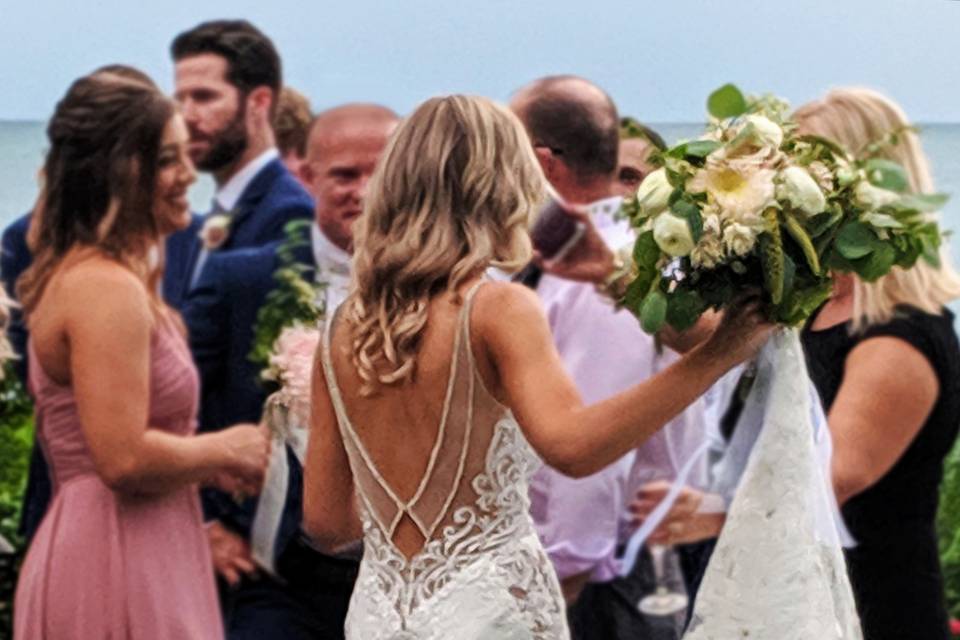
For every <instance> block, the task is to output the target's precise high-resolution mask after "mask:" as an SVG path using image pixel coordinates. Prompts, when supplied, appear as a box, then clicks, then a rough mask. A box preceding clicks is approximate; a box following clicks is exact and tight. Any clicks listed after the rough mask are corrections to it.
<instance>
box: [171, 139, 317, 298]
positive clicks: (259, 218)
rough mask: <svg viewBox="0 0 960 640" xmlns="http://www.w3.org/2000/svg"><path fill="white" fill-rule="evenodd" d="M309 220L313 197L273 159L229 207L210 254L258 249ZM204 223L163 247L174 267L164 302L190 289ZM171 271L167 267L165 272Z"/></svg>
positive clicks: (182, 296) (311, 215) (184, 295)
mask: <svg viewBox="0 0 960 640" xmlns="http://www.w3.org/2000/svg"><path fill="white" fill-rule="evenodd" d="M312 218H313V198H311V197H310V194H308V193H307V192H306V190H305V189H304V188H303V186H302V185H301V184H300V183H299V182H297V179H296V178H294V177H293V175H292V174H291V173H290V171H289V170H288V169H287V168H286V167H285V166H284V164H283V162H281V161H280V159H279V158H275V159H273V160H271V161H270V162H268V163H267V164H266V166H264V167H263V169H261V170H260V171H259V172H258V173H257V175H255V176H254V177H253V180H251V181H250V184H248V185H247V187H246V189H244V190H243V194H241V196H240V199H239V200H238V201H237V204H236V206H235V207H234V208H233V217H232V220H231V222H230V229H229V233H228V234H227V239H226V240H225V241H224V243H223V245H221V246H220V247H219V248H218V249H217V250H216V251H215V252H213V253H220V252H223V251H232V250H235V249H248V248H251V247H262V246H264V245H266V244H269V243H271V242H275V241H278V240H283V238H284V227H286V226H287V223H288V222H290V221H292V220H311V219H312ZM205 220H206V216H204V217H203V218H202V219H201V221H200V223H199V224H198V226H197V232H196V233H194V234H192V235H190V236H183V237H181V238H179V239H178V241H177V242H176V243H173V244H168V245H167V263H168V264H171V263H174V262H176V265H177V266H176V273H171V274H170V277H169V278H165V279H164V296H165V297H167V299H168V300H176V301H178V303H182V300H183V299H184V298H185V297H186V295H187V293H188V291H189V289H190V281H191V279H192V278H193V271H194V268H195V266H196V264H197V258H199V257H200V250H201V249H202V246H203V245H202V242H201V240H200V237H199V230H200V229H201V228H202V226H203V222H204V221H205ZM174 257H176V260H174V259H173V258H174ZM173 268H174V267H173V266H172V264H171V266H170V267H168V271H169V270H170V269H173ZM204 268H206V265H204Z"/></svg>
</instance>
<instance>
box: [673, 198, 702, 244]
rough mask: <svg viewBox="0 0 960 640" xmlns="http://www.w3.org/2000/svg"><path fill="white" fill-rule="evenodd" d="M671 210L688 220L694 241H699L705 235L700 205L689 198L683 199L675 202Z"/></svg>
mask: <svg viewBox="0 0 960 640" xmlns="http://www.w3.org/2000/svg"><path fill="white" fill-rule="evenodd" d="M670 210H671V211H673V212H674V213H675V214H677V216H678V217H680V218H683V219H684V220H686V221H687V226H688V227H690V234H691V235H692V236H693V241H694V242H699V241H700V238H701V237H702V236H703V215H701V213H700V207H698V206H697V205H696V204H694V203H693V202H690V201H689V200H686V199H681V200H677V201H676V202H674V203H673V204H672V205H671V206H670Z"/></svg>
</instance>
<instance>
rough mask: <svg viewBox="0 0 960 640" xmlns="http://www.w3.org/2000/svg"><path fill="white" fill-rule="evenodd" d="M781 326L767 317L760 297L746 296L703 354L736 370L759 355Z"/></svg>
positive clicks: (705, 345)
mask: <svg viewBox="0 0 960 640" xmlns="http://www.w3.org/2000/svg"><path fill="white" fill-rule="evenodd" d="M776 327H777V325H775V324H773V323H772V322H770V321H769V320H768V319H767V318H766V316H765V315H764V314H763V310H762V303H761V300H760V297H759V296H758V295H756V294H750V295H746V296H742V297H741V298H739V299H737V300H735V301H734V302H733V304H731V305H730V307H728V308H727V309H726V311H725V312H724V314H723V318H722V319H721V320H720V324H719V326H717V329H716V331H714V332H713V335H711V336H710V337H709V338H708V339H707V340H706V341H705V342H704V343H703V344H702V345H701V347H700V353H701V354H702V355H704V356H706V357H708V358H717V359H719V360H720V361H723V362H726V363H727V364H729V367H734V366H736V365H738V364H740V363H741V362H743V361H745V360H749V359H750V358H752V357H753V356H755V355H756V354H757V352H758V351H759V350H760V347H762V346H763V345H764V344H765V343H766V342H767V340H768V339H769V338H770V334H771V333H773V331H774V329H776Z"/></svg>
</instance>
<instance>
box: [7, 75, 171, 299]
mask: <svg viewBox="0 0 960 640" xmlns="http://www.w3.org/2000/svg"><path fill="white" fill-rule="evenodd" d="M174 113H175V108H174V105H173V102H171V101H170V100H169V99H168V98H166V97H165V96H164V95H163V94H162V93H160V91H159V90H158V89H157V88H156V86H154V85H153V84H152V83H150V82H149V80H148V81H144V80H142V79H139V78H138V77H136V75H135V74H130V73H117V72H114V71H99V72H94V73H92V74H90V75H87V76H84V77H82V78H80V79H78V80H76V81H74V83H73V84H72V85H70V88H69V89H68V90H67V93H66V95H65V96H64V97H63V98H62V99H61V100H60V102H59V103H57V106H56V109H55V111H54V114H53V118H51V120H50V123H49V125H48V126H47V138H48V140H49V143H50V150H49V152H48V153H47V156H46V160H45V162H44V166H43V172H42V175H43V186H42V189H41V193H40V197H39V199H38V201H37V205H36V206H35V208H34V212H33V220H32V221H31V224H30V232H29V234H28V242H29V246H30V249H31V251H32V252H33V255H34V260H33V264H32V265H31V266H30V268H29V269H27V271H26V272H25V273H24V274H23V276H21V278H20V280H19V281H18V283H17V297H18V298H19V300H20V302H21V304H22V305H23V308H24V311H25V313H26V314H27V315H29V314H30V312H32V311H33V309H34V308H35V307H36V305H37V303H38V302H39V300H40V298H41V297H42V296H43V292H44V290H45V288H46V286H47V284H48V283H49V281H50V278H51V277H52V275H53V274H54V272H55V271H56V270H57V268H58V267H59V266H60V265H61V263H62V262H63V260H64V259H65V258H66V257H67V256H68V255H75V254H76V250H84V249H89V250H91V251H93V252H98V253H101V254H103V255H106V256H108V257H110V258H112V259H113V260H116V261H117V262H119V263H121V264H123V265H125V266H126V267H128V268H129V269H131V270H132V271H133V272H134V273H136V274H137V275H138V276H140V277H141V278H142V279H143V280H144V282H145V283H146V284H147V291H148V292H149V293H150V295H151V297H152V301H153V303H154V304H155V306H156V307H157V309H158V310H159V309H162V308H163V305H162V303H161V301H160V299H159V295H158V294H157V293H156V292H157V290H158V287H157V284H158V282H159V278H160V273H161V269H162V256H161V257H160V259H159V260H155V261H151V257H150V252H151V251H153V250H154V248H157V249H159V247H158V244H159V239H160V233H159V231H158V228H157V222H156V219H155V217H154V214H153V203H154V191H155V189H156V184H155V183H156V175H157V160H158V155H159V152H160V145H161V140H162V137H163V131H164V128H165V127H166V125H167V123H168V122H169V121H170V119H171V118H172V117H173V115H174Z"/></svg>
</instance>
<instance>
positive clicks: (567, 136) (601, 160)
mask: <svg viewBox="0 0 960 640" xmlns="http://www.w3.org/2000/svg"><path fill="white" fill-rule="evenodd" d="M571 80H575V81H580V82H584V83H587V84H591V85H592V83H589V82H588V81H587V80H583V79H582V78H577V77H575V76H554V77H549V78H543V79H541V80H538V81H537V82H535V83H534V84H533V85H531V86H530V88H529V89H528V90H527V92H526V99H525V100H524V102H523V109H522V113H521V117H522V119H523V121H524V124H526V126H527V131H528V132H529V134H530V138H531V139H532V141H533V144H534V145H540V146H546V147H549V148H550V149H551V150H552V151H553V152H554V153H556V154H558V155H559V156H560V157H561V158H562V159H563V161H564V162H565V163H566V164H567V166H569V167H570V168H571V169H572V170H573V171H574V172H576V173H577V174H578V175H580V176H582V177H584V178H594V177H601V176H610V175H612V174H613V173H614V172H615V171H616V170H617V153H618V149H619V145H620V127H619V119H618V116H617V107H616V105H615V104H614V103H613V100H611V99H610V97H609V96H608V95H607V94H606V93H604V92H603V91H600V93H602V94H603V99H602V101H599V102H597V101H594V102H593V103H590V102H587V101H585V100H583V99H581V98H578V97H577V95H576V94H575V93H574V92H571V91H569V90H568V89H565V88H564V87H563V84H564V83H566V82H567V81H571ZM592 86H595V85H592ZM598 90H599V88H598Z"/></svg>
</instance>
